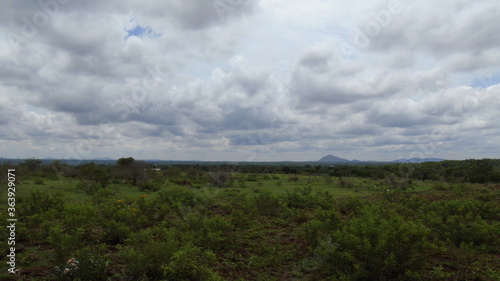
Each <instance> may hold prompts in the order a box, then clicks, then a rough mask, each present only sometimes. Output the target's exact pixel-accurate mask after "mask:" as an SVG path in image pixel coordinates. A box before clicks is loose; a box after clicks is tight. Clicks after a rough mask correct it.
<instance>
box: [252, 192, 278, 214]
mask: <svg viewBox="0 0 500 281" xmlns="http://www.w3.org/2000/svg"><path fill="white" fill-rule="evenodd" d="M252 203H253V205H254V207H255V209H256V210H257V213H259V214H260V215H265V216H273V215H276V214H277V213H278V211H279V209H280V202H279V199H278V197H276V195H274V194H273V193H272V192H271V191H267V190H259V192H258V193H257V194H255V195H254V197H253V202H252Z"/></svg>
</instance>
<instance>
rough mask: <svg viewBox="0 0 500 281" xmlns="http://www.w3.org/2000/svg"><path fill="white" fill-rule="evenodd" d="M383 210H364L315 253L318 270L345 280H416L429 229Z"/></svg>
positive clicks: (320, 245) (330, 237)
mask: <svg viewBox="0 0 500 281" xmlns="http://www.w3.org/2000/svg"><path fill="white" fill-rule="evenodd" d="M382 208H383V207H370V208H364V209H363V210H362V211H361V215H360V216H359V217H356V218H353V219H351V220H350V221H348V222H347V223H345V224H344V225H343V226H342V227H341V228H339V229H338V230H335V231H333V232H332V233H331V234H330V235H329V237H328V238H326V239H324V240H323V241H321V242H320V244H319V246H318V247H317V248H316V249H315V253H316V257H317V258H318V260H319V261H320V269H321V270H323V271H324V272H326V273H328V274H330V275H332V276H335V277H344V278H347V279H346V280H385V279H394V280H403V279H406V280H408V279H412V278H416V274H415V272H416V271H418V270H419V269H420V268H421V266H422V260H421V258H422V255H421V254H422V253H423V252H424V250H425V249H426V248H428V243H427V242H426V241H427V239H428V235H429V229H428V228H426V227H425V226H424V225H422V224H421V223H419V222H412V221H408V220H406V219H404V218H403V217H401V216H400V215H398V214H397V213H395V212H391V211H390V212H387V213H385V212H386V211H384V210H383V209H382Z"/></svg>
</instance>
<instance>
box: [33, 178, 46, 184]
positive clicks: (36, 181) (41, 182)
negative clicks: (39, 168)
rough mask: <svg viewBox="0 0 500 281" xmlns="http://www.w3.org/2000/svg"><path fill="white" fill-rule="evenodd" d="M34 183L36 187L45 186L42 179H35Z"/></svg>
mask: <svg viewBox="0 0 500 281" xmlns="http://www.w3.org/2000/svg"><path fill="white" fill-rule="evenodd" d="M34 183H35V184H36V185H45V182H44V181H43V179H42V178H36V179H35V180H34Z"/></svg>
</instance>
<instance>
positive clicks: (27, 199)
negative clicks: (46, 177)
mask: <svg viewBox="0 0 500 281" xmlns="http://www.w3.org/2000/svg"><path fill="white" fill-rule="evenodd" d="M64 202H65V201H64V199H63V197H62V196H61V195H60V194H58V193H42V192H40V191H31V192H29V193H27V194H23V196H19V198H18V199H17V203H18V204H17V209H18V211H19V213H20V214H23V216H24V217H26V216H31V215H34V214H39V213H43V212H47V211H49V210H52V209H54V210H56V211H58V212H60V211H62V209H63V208H64Z"/></svg>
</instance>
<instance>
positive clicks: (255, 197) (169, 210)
mask: <svg viewBox="0 0 500 281" xmlns="http://www.w3.org/2000/svg"><path fill="white" fill-rule="evenodd" d="M103 169H104V168H103ZM119 170H120V168H119V167H117V168H116V171H119ZM107 171H108V172H109V173H111V172H110V171H111V170H107ZM216 174H217V172H213V171H203V172H197V173H194V172H192V171H191V172H189V171H181V172H176V173H173V174H172V173H169V172H167V171H165V172H164V171H160V172H155V181H154V182H155V183H156V184H157V185H155V186H153V187H151V185H147V186H148V187H150V188H141V187H140V186H138V185H137V184H136V185H134V184H133V183H132V182H131V181H130V179H128V178H127V177H126V176H116V177H111V178H110V179H109V182H108V183H107V184H106V186H105V187H100V188H99V189H98V190H94V191H92V192H88V191H87V192H85V191H84V190H83V189H82V184H83V183H88V181H89V179H88V178H85V177H82V176H80V174H78V173H77V174H74V176H68V175H63V174H58V175H57V177H54V176H44V174H43V173H38V174H37V175H36V176H35V175H30V176H28V175H26V176H23V175H20V176H19V177H18V178H17V181H16V186H17V189H16V196H17V197H16V198H17V199H18V205H17V209H18V217H19V224H18V226H19V227H18V229H17V233H18V237H17V241H16V242H17V244H16V247H17V248H16V250H17V256H16V257H17V259H16V262H17V265H18V268H20V272H19V273H18V274H17V275H16V276H11V275H8V274H7V272H6V271H3V272H1V273H0V278H2V280H498V278H499V276H500V271H499V265H498V258H499V254H500V251H499V240H500V238H499V236H498V233H499V230H500V229H499V225H500V223H499V214H500V206H499V200H498V199H499V195H500V186H499V185H498V184H497V183H483V184H478V183H466V182H445V181H431V180H426V181H420V180H412V181H409V182H407V184H406V185H405V186H404V188H401V187H396V186H394V185H393V184H390V183H389V182H388V181H387V180H384V179H380V178H376V177H355V176H343V177H339V176H332V175H330V174H328V173H326V174H325V173H316V174H314V173H308V174H305V173H302V174H301V173H299V174H282V173H258V172H257V173H242V172H224V173H222V176H223V178H224V179H225V181H224V182H223V183H222V184H221V183H220V182H218V181H214V180H213V179H214V178H215V177H214V175H216ZM120 175H121V174H120ZM5 203H6V202H0V206H1V209H2V213H4V214H5V211H6V204H5ZM4 221H5V218H4ZM6 235H7V234H6V233H2V237H1V238H2V241H6V239H7V236H6ZM4 256H5V255H4ZM70 258H75V259H76V260H78V266H76V267H71V266H70V265H69V264H68V260H69V259H70ZM4 264H5V263H4ZM65 269H68V270H67V271H66V273H65Z"/></svg>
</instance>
